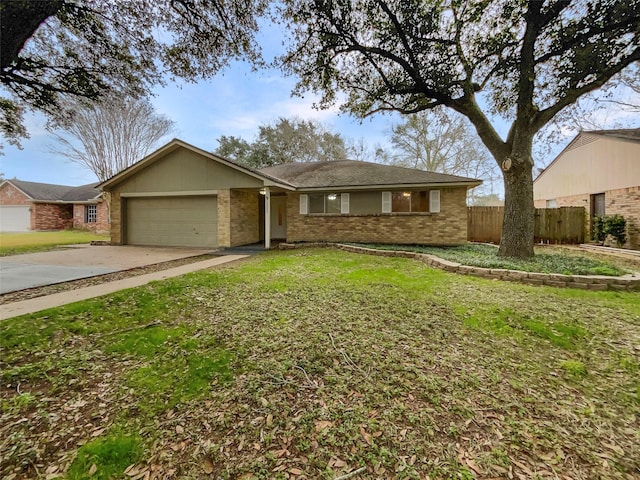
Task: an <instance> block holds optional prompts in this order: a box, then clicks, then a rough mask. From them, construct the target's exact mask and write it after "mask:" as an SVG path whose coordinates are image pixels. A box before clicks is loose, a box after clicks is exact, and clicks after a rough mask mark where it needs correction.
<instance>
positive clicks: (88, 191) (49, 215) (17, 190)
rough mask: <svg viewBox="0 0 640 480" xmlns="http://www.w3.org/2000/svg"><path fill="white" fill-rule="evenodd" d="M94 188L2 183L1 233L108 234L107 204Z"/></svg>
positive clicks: (0, 203)
mask: <svg viewBox="0 0 640 480" xmlns="http://www.w3.org/2000/svg"><path fill="white" fill-rule="evenodd" d="M97 185H98V184H97V183H93V184H90V185H82V186H79V187H69V186H66V185H52V184H48V183H36V182H25V181H23V180H16V179H14V180H4V181H3V182H2V183H0V231H3V232H25V231H29V230H34V231H35V230H64V229H67V228H77V229H81V230H90V231H92V232H96V233H108V232H109V211H108V205H107V202H105V201H103V199H102V193H101V192H100V190H98V189H97V188H96V187H97Z"/></svg>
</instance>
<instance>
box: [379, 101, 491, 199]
mask: <svg viewBox="0 0 640 480" xmlns="http://www.w3.org/2000/svg"><path fill="white" fill-rule="evenodd" d="M391 145H392V147H393V151H392V153H391V156H390V158H389V163H392V164H394V165H399V166H403V167H409V168H416V169H419V170H428V171H430V172H438V173H448V174H451V175H460V176H463V177H471V178H478V179H480V180H483V184H482V185H481V186H479V187H476V188H474V189H473V190H471V191H470V192H469V202H470V203H474V201H475V198H476V197H478V196H483V195H489V194H492V193H495V192H494V190H495V182H496V181H498V180H499V179H500V173H499V172H498V169H497V166H496V164H495V162H494V161H493V159H492V158H491V156H490V154H489V152H488V151H487V149H486V147H485V146H484V145H482V143H481V142H480V141H479V140H478V139H477V136H476V135H475V134H474V132H472V131H471V128H470V125H469V123H468V122H467V121H466V120H465V119H464V118H462V117H461V116H460V115H457V114H454V113H451V112H448V111H446V110H442V109H435V110H424V111H421V112H419V113H416V114H413V115H408V116H406V117H405V118H403V121H402V122H401V123H398V124H395V125H393V126H392V127H391Z"/></svg>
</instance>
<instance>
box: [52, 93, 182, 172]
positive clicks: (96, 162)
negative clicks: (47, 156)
mask: <svg viewBox="0 0 640 480" xmlns="http://www.w3.org/2000/svg"><path fill="white" fill-rule="evenodd" d="M76 103H77V105H76V106H75V107H76V108H75V110H76V113H75V114H74V115H73V117H72V118H71V119H70V120H69V121H68V122H66V123H65V124H62V125H60V124H58V125H56V126H54V125H50V126H48V127H47V128H48V130H49V131H50V132H51V133H52V134H53V135H54V136H55V137H56V139H57V141H58V145H57V146H56V147H54V148H53V151H54V153H57V154H60V155H63V156H65V157H67V158H68V159H69V160H71V161H73V162H76V163H78V164H79V165H82V166H83V167H85V168H88V169H89V170H91V171H92V172H93V173H94V174H95V175H96V177H98V179H99V180H100V181H104V180H107V179H108V178H111V177H112V176H114V175H115V174H116V173H118V172H120V171H121V170H124V169H125V168H127V167H129V166H131V165H132V164H133V163H135V162H137V161H138V160H140V159H141V158H143V157H144V156H146V155H147V154H148V153H150V152H151V151H152V150H153V149H154V148H155V147H156V146H157V145H158V144H159V142H160V141H161V140H162V139H163V138H164V137H166V136H167V135H169V134H170V133H171V132H172V131H173V127H174V123H173V121H171V120H170V119H168V118H167V117H166V116H164V115H159V114H158V113H156V111H155V109H154V108H153V105H151V102H149V100H148V99H146V98H140V99H136V98H121V97H108V98H106V99H105V100H104V101H102V102H100V103H93V104H91V103H87V102H86V101H84V100H78V101H77V102H76Z"/></svg>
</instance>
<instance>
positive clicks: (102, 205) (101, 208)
mask: <svg viewBox="0 0 640 480" xmlns="http://www.w3.org/2000/svg"><path fill="white" fill-rule="evenodd" d="M84 211H85V204H80V203H76V204H74V205H73V228H77V229H78V230H88V231H90V232H93V233H109V230H110V225H109V209H108V207H107V202H104V201H103V202H98V203H97V214H98V215H97V218H96V221H95V222H89V223H87V222H85V221H84V218H85V215H84Z"/></svg>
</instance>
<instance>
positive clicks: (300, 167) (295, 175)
mask: <svg viewBox="0 0 640 480" xmlns="http://www.w3.org/2000/svg"><path fill="white" fill-rule="evenodd" d="M260 172H262V173H265V174H267V175H270V176H273V177H276V178H279V179H281V180H283V181H286V182H287V183H290V184H291V185H293V186H295V187H296V188H298V189H315V188H347V187H355V188H366V187H374V188H375V187H380V188H383V187H388V186H390V185H393V186H407V187H409V186H428V185H434V186H435V185H439V186H443V185H451V186H454V185H456V186H462V185H464V186H477V185H480V183H482V181H481V180H477V179H473V178H467V177H460V176H457V175H449V174H444V173H435V172H427V171H424V170H416V169H413V168H406V167H397V166H392V165H383V164H380V163H372V162H360V161H354V160H338V161H328V162H308V163H285V164H282V165H275V166H272V167H267V168H263V169H261V170H260Z"/></svg>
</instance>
